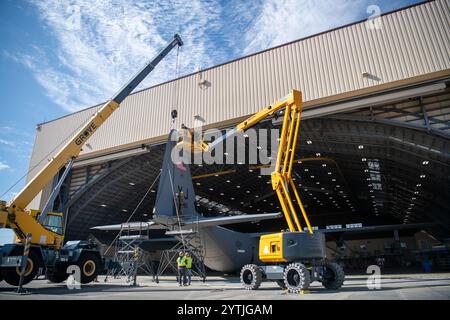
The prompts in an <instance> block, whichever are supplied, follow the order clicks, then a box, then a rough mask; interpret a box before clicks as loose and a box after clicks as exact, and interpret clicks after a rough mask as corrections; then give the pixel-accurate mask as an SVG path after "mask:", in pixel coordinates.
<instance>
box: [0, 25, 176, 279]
mask: <svg viewBox="0 0 450 320" xmlns="http://www.w3.org/2000/svg"><path fill="white" fill-rule="evenodd" d="M182 45H183V42H182V40H181V38H180V36H179V35H177V34H176V35H175V36H174V38H173V39H172V40H171V41H170V42H169V43H168V44H167V46H166V47H165V48H164V49H162V50H161V51H160V52H159V53H158V54H157V55H156V57H154V58H153V59H152V60H151V61H150V62H149V63H147V64H146V65H145V66H144V67H143V68H142V69H141V70H140V71H139V72H138V73H136V75H135V76H134V77H133V78H132V79H131V80H130V81H129V82H128V83H127V84H126V85H125V86H124V87H122V89H121V90H120V91H119V92H118V93H117V94H116V95H114V96H113V98H111V100H109V101H108V102H106V103H105V104H104V105H103V106H102V107H101V108H100V109H99V110H98V111H97V112H96V113H95V114H94V115H93V116H92V117H91V118H90V120H89V121H88V122H87V123H86V124H85V125H84V126H83V127H82V128H81V129H79V130H78V131H77V132H76V133H75V134H74V135H73V136H72V137H71V138H70V139H69V140H68V142H67V143H66V144H65V145H64V146H63V147H62V148H61V149H60V150H59V151H58V152H57V153H56V155H55V156H54V157H53V158H52V159H51V160H50V161H49V162H48V163H47V164H46V165H45V166H44V167H43V168H42V169H41V170H40V171H39V173H37V174H36V175H35V176H34V177H33V178H32V179H31V180H30V181H29V182H28V183H27V184H26V185H25V187H24V188H23V189H22V190H21V191H20V192H19V193H18V194H17V195H16V196H15V197H14V199H12V201H10V202H9V203H6V202H5V201H0V228H10V229H12V230H14V233H15V234H16V237H17V240H18V242H17V243H13V244H5V245H3V246H0V258H1V260H0V281H1V280H2V279H4V280H6V282H8V283H9V284H12V285H18V284H19V279H20V270H19V266H20V265H21V261H22V255H23V252H24V245H25V239H26V237H27V235H31V250H30V252H29V255H28V260H27V264H26V269H25V276H24V282H23V284H26V283H28V282H30V281H31V280H32V279H33V278H34V277H35V276H36V274H37V272H38V270H39V268H42V269H44V270H45V273H46V275H47V278H48V279H49V280H50V281H52V282H62V281H64V280H65V279H67V278H68V276H69V275H68V274H67V273H66V270H67V267H68V266H69V265H78V266H79V267H80V271H81V279H80V280H81V283H88V282H91V281H92V280H93V279H95V277H96V276H97V274H98V273H99V272H100V271H101V270H102V269H104V265H105V262H104V259H103V257H101V255H100V253H99V251H98V250H97V249H96V246H94V245H93V244H91V243H88V242H86V241H69V242H67V243H66V244H64V230H63V220H64V219H63V214H62V213H57V212H50V210H52V209H53V208H52V206H53V201H52V200H54V199H55V198H56V195H57V193H58V192H59V187H60V186H61V184H62V182H63V180H64V178H65V177H66V175H67V173H68V172H69V170H70V169H71V167H72V164H73V161H74V159H75V158H76V157H77V156H78V155H79V154H80V152H81V148H82V147H83V145H84V144H85V143H86V141H87V140H88V139H89V138H90V137H91V136H92V135H93V134H94V132H95V131H97V130H98V129H99V128H100V126H101V125H102V124H103V123H104V122H105V121H107V120H108V118H109V117H110V116H111V114H112V113H113V112H114V111H115V110H116V109H117V108H119V105H120V103H121V102H122V101H123V100H124V99H125V98H126V97H128V95H130V93H131V92H132V91H133V90H134V89H135V88H136V87H137V86H138V85H139V84H140V83H141V82H142V80H144V78H145V77H146V76H147V75H148V74H149V73H150V72H151V71H152V70H153V69H154V68H155V67H156V65H157V64H158V63H159V62H160V61H161V60H162V59H163V58H164V57H165V56H166V55H167V54H168V53H169V52H170V51H171V50H172V49H173V48H174V47H176V46H182ZM64 166H65V171H64V174H63V175H62V177H61V179H60V181H59V183H58V185H57V187H56V188H55V189H54V191H53V194H52V196H50V200H49V201H48V202H47V205H46V206H45V207H44V209H43V210H42V211H39V210H33V209H27V206H28V205H29V203H30V202H31V201H32V200H33V199H34V198H35V197H36V196H37V195H38V194H39V192H40V191H41V190H42V189H43V188H44V187H45V186H46V185H47V184H48V183H49V182H50V181H51V180H52V179H53V177H54V176H55V175H56V174H57V173H58V172H59V171H60V170H61V168H63V167H64Z"/></svg>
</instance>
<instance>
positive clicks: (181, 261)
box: [177, 251, 186, 287]
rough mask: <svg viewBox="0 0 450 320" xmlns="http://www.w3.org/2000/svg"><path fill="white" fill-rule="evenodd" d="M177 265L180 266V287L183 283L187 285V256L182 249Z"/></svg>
mask: <svg viewBox="0 0 450 320" xmlns="http://www.w3.org/2000/svg"><path fill="white" fill-rule="evenodd" d="M177 266H178V281H179V283H180V287H181V286H182V285H186V256H185V255H184V252H183V251H180V253H179V255H178V258H177Z"/></svg>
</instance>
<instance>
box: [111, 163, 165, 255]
mask: <svg viewBox="0 0 450 320" xmlns="http://www.w3.org/2000/svg"><path fill="white" fill-rule="evenodd" d="M160 176H161V171H160V172H159V173H158V175H157V177H156V178H155V180H154V181H153V182H152V184H151V185H150V187H149V188H148V190H147V192H145V194H144V196H143V197H142V198H141V200H140V201H139V203H138V204H137V206H136V207H135V208H134V210H133V212H132V213H131V214H130V215H129V216H128V219H127V221H125V222H124V223H122V225H121V226H120V231H119V232H118V233H117V235H116V237H115V238H114V239H113V240H112V241H111V243H110V244H109V246H108V248H107V249H106V250H105V252H104V255H105V254H107V253H108V251H109V249H111V247H112V245H113V243H114V242H115V241H116V240H117V238H118V237H119V235H120V234H121V233H122V231H123V227H124V224H126V223H128V222H130V220H131V218H133V216H134V214H135V213H136V211H137V210H138V209H139V207H140V206H141V204H142V202H144V199H145V197H147V195H148V193H149V192H150V191H151V190H152V188H153V186H154V185H155V183H156V181H158V179H159V177H160Z"/></svg>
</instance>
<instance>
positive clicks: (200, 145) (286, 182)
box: [183, 90, 313, 234]
mask: <svg viewBox="0 0 450 320" xmlns="http://www.w3.org/2000/svg"><path fill="white" fill-rule="evenodd" d="M279 111H283V113H284V118H283V124H282V128H281V134H280V145H279V149H278V152H277V160H276V164H275V169H274V171H273V172H272V174H271V180H272V188H273V190H274V191H275V192H276V194H277V196H278V199H279V201H280V204H281V207H282V209H283V214H284V217H285V219H286V222H287V224H288V227H289V230H290V231H291V232H295V231H298V232H303V230H302V227H301V224H300V221H299V218H298V215H297V212H296V210H295V207H294V203H293V201H292V198H291V195H290V193H291V192H292V193H293V194H294V196H295V199H296V201H297V204H298V206H299V209H300V211H301V213H302V216H303V219H304V221H305V223H306V226H307V228H308V231H309V233H310V234H312V233H313V231H312V228H311V224H310V222H309V219H308V215H307V214H306V211H305V208H304V207H303V204H302V201H301V199H300V196H299V194H298V192H297V189H296V188H295V184H294V181H293V180H292V166H293V163H294V154H295V147H296V144H297V138H298V131H299V129H300V120H301V112H302V93H301V92H300V91H297V90H292V92H291V93H290V94H289V95H288V96H286V97H285V98H283V99H281V100H280V101H278V102H276V103H275V104H273V105H271V106H268V107H266V108H264V109H262V110H261V111H259V112H257V113H256V114H254V115H253V116H251V117H250V118H248V119H246V120H244V121H242V122H241V123H239V124H238V125H237V126H236V127H235V128H234V129H232V130H230V131H228V132H227V133H226V134H224V135H223V136H222V137H220V138H218V139H216V140H214V141H213V142H211V143H206V142H204V141H203V140H198V141H195V139H194V138H193V137H194V134H193V132H192V130H188V132H189V137H188V138H189V139H190V141H189V142H188V143H187V146H188V148H190V150H191V151H193V152H210V151H212V150H213V149H214V148H215V147H216V146H217V145H218V144H219V143H222V141H224V140H226V139H228V138H230V137H232V136H234V135H236V134H239V133H242V132H244V131H245V130H247V129H249V128H250V127H252V126H254V125H255V124H257V123H259V122H260V121H262V120H264V119H266V118H268V117H270V116H273V115H274V114H275V113H276V112H279ZM183 145H184V146H186V143H185V142H183Z"/></svg>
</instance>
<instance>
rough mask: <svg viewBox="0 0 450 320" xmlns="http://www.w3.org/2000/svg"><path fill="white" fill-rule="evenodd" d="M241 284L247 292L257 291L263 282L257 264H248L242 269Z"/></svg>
mask: <svg viewBox="0 0 450 320" xmlns="http://www.w3.org/2000/svg"><path fill="white" fill-rule="evenodd" d="M240 279H241V284H242V286H243V287H244V289H246V290H256V289H258V288H259V286H260V285H261V282H262V271H261V269H260V268H259V267H258V266H257V265H255V264H246V265H245V266H243V267H242V269H241V276H240Z"/></svg>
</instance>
